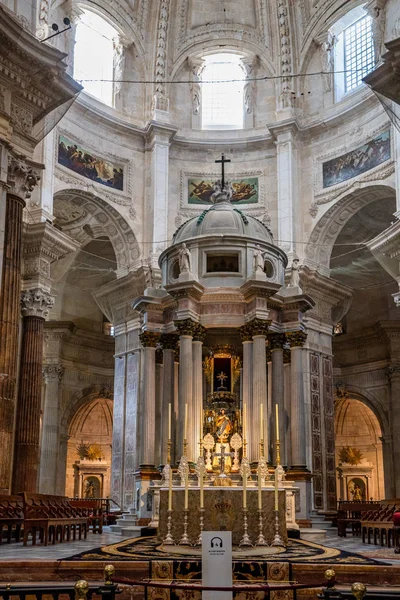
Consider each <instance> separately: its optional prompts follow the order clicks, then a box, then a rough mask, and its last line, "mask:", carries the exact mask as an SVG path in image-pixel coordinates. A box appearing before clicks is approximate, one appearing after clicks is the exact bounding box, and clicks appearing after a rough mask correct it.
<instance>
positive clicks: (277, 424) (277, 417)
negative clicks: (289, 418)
mask: <svg viewBox="0 0 400 600" xmlns="http://www.w3.org/2000/svg"><path fill="white" fill-rule="evenodd" d="M275 423H276V441H277V442H279V411H278V405H277V404H275Z"/></svg>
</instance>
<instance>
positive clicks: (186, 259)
mask: <svg viewBox="0 0 400 600" xmlns="http://www.w3.org/2000/svg"><path fill="white" fill-rule="evenodd" d="M179 271H180V273H189V272H190V271H191V254H190V250H189V248H188V247H187V246H186V244H185V243H183V244H182V246H181V248H180V250H179Z"/></svg>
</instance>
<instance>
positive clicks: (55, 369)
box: [42, 365, 64, 381]
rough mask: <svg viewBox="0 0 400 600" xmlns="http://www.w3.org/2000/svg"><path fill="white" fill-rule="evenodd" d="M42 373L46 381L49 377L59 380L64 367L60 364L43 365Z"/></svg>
mask: <svg viewBox="0 0 400 600" xmlns="http://www.w3.org/2000/svg"><path fill="white" fill-rule="evenodd" d="M42 373H43V377H44V378H45V380H46V381H49V380H51V379H52V380H57V379H58V381H61V379H62V378H63V375H64V367H63V366H61V365H43V369H42Z"/></svg>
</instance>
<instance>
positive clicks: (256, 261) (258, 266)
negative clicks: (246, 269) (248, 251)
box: [253, 244, 264, 273]
mask: <svg viewBox="0 0 400 600" xmlns="http://www.w3.org/2000/svg"><path fill="white" fill-rule="evenodd" d="M253 272H254V273H263V272H264V255H263V253H262V250H261V248H260V246H259V245H258V244H257V246H256V249H255V250H254V254H253Z"/></svg>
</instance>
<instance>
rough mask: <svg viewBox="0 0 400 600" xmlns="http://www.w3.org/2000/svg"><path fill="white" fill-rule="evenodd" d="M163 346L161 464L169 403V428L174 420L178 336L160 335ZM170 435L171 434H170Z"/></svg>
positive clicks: (166, 432) (166, 434)
mask: <svg viewBox="0 0 400 600" xmlns="http://www.w3.org/2000/svg"><path fill="white" fill-rule="evenodd" d="M161 345H162V347H163V364H164V369H163V390H162V392H163V401H162V410H161V464H163V465H165V464H166V463H167V449H168V446H167V444H168V406H169V405H171V421H172V422H171V429H172V427H173V425H174V421H175V411H174V400H175V362H174V361H175V351H176V349H177V347H178V336H177V335H176V334H174V333H167V334H163V335H162V336H161ZM171 435H172V434H171Z"/></svg>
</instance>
